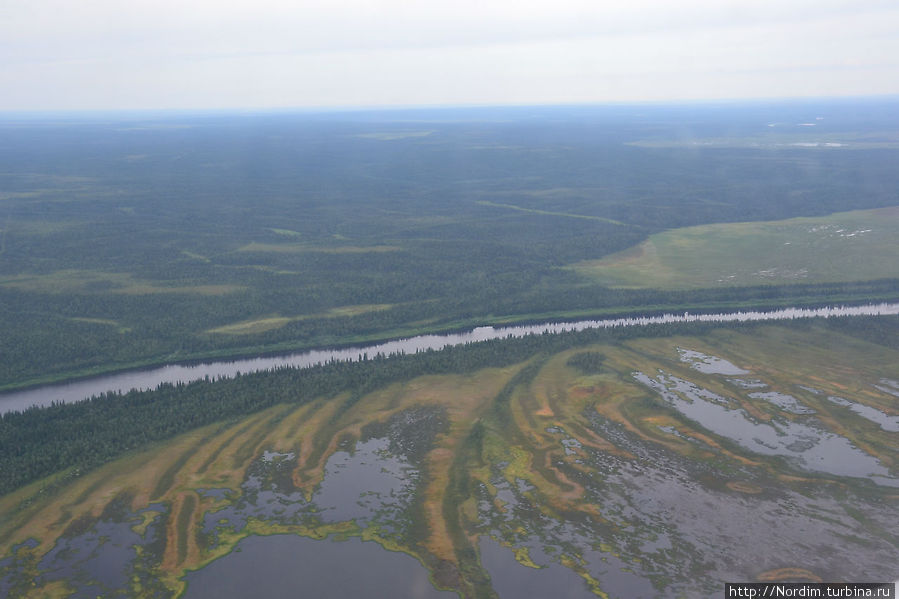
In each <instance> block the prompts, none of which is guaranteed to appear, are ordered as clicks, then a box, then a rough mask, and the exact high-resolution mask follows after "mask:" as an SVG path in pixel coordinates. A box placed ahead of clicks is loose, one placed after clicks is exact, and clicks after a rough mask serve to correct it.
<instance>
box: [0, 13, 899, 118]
mask: <svg viewBox="0 0 899 599" xmlns="http://www.w3.org/2000/svg"><path fill="white" fill-rule="evenodd" d="M897 93H899V1H897V0H747V1H743V0H740V1H736V0H734V1H730V0H621V1H607V0H367V1H366V0H295V1H292V2H290V1H286V0H236V1H229V0H0V110H7V109H13V110H21V109H110V108H112V109H119V108H122V109H134V108H150V109H155V108H275V107H323V106H326V107H345V106H401V105H435V104H436V105H457V104H543V103H571V102H576V103H583V102H608V101H646V100H649V101H659V100H685V99H717V98H758V97H763V98H772V97H801V96H845V95H873V94H897Z"/></svg>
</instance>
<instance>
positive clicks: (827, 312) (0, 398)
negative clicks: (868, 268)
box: [0, 303, 899, 414]
mask: <svg viewBox="0 0 899 599" xmlns="http://www.w3.org/2000/svg"><path fill="white" fill-rule="evenodd" d="M896 314H899V303H894V304H886V303H883V304H869V305H864V306H849V307H847V306H838V307H826V308H814V309H805V308H784V309H782V310H775V311H770V312H753V311H748V312H722V313H715V314H689V313H686V312H685V313H683V314H662V315H658V316H638V317H629V318H609V319H604V320H582V321H577V322H556V323H552V322H548V323H542V324H534V325H524V326H512V327H499V328H497V327H492V326H487V327H478V328H476V329H472V330H471V331H467V332H463V333H450V334H445V335H419V336H417V337H409V338H406V339H397V340H394V341H388V342H385V343H379V344H376V345H371V346H365V347H348V348H343V349H323V350H314V351H308V352H303V353H295V354H290V355H284V356H269V357H262V358H250V359H245V360H230V361H217V362H204V363H201V364H191V365H181V364H170V365H167V366H162V367H160V368H153V369H148V370H135V371H128V372H122V373H118V374H113V375H109V376H101V377H96V378H91V379H87V380H82V381H76V382H71V383H64V384H59V385H46V386H43V387H37V388H35V389H28V390H25V391H17V392H12V393H5V394H0V414H2V413H5V412H11V411H13V410H24V409H27V408H29V407H31V406H35V405H37V406H47V405H50V404H51V403H53V402H64V403H68V402H73V401H80V400H82V399H86V398H88V397H91V396H92V395H100V394H102V393H106V392H122V393H124V392H127V391H130V390H131V389H154V388H155V387H157V386H158V385H160V384H163V383H179V382H183V383H187V382H190V381H196V380H200V379H203V378H205V377H209V378H210V379H217V378H223V377H224V378H227V377H232V376H234V375H235V374H237V373H250V372H259V371H265V370H274V369H276V368H284V367H292V368H308V367H309V366H314V365H316V364H323V363H325V362H328V361H330V360H344V361H352V360H359V359H360V358H362V357H363V356H365V355H369V356H374V355H376V354H379V353H380V354H384V355H390V354H396V353H415V352H418V351H425V350H429V349H442V348H444V347H447V346H451V345H462V344H465V343H474V342H478V341H487V340H490V339H500V338H505V337H523V336H525V335H530V334H541V333H543V332H550V333H561V332H565V331H582V330H585V329H598V328H617V327H633V326H647V325H652V324H666V323H679V322H720V323H727V322H756V321H774V320H793V319H797V318H820V317H824V318H830V317H837V316H885V315H896ZM700 362H701V360H697V363H700Z"/></svg>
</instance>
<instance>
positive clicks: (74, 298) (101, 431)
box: [0, 101, 899, 597]
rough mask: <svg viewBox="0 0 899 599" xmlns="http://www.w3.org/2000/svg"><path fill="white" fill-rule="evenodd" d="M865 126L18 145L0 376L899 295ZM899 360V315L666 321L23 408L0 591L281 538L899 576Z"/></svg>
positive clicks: (6, 233)
mask: <svg viewBox="0 0 899 599" xmlns="http://www.w3.org/2000/svg"><path fill="white" fill-rule="evenodd" d="M848 102H849V101H846V102H843V103H841V102H821V103H809V104H803V105H799V104H795V105H792V104H790V105H785V104H780V105H776V104H771V105H766V104H756V105H752V106H739V107H728V108H717V109H707V110H704V111H698V110H696V108H695V107H690V106H680V107H641V110H640V111H639V113H637V112H635V111H634V110H633V109H632V108H628V107H604V108H588V107H584V108H565V109H558V108H539V109H535V108H521V109H477V110H474V109H472V110H468V111H409V112H392V113H346V114H340V115H308V114H307V115H283V114H282V115H261V114H260V115H240V116H235V115H206V116H198V115H171V116H168V117H166V118H167V120H166V122H161V121H158V120H154V118H152V117H149V116H148V117H146V118H144V117H135V116H133V115H128V116H121V115H104V116H102V117H98V118H96V119H93V120H87V119H80V120H77V119H76V120H61V121H58V122H38V121H36V120H33V119H32V120H28V119H24V120H21V119H20V120H13V119H7V120H4V121H3V122H2V123H0V127H2V132H3V135H2V136H0V162H2V163H3V164H4V169H3V171H2V172H0V330H2V332H3V334H2V335H0V356H2V359H0V388H4V389H13V388H17V387H23V386H28V385H35V384H39V383H42V382H48V381H54V380H63V379H68V378H71V377H76V376H87V375H91V374H97V373H101V372H108V371H114V370H121V369H123V368H130V367H135V366H141V365H149V364H157V363H164V362H171V361H184V360H191V359H199V358H214V357H227V356H238V355H256V354H261V353H272V352H280V351H289V350H294V349H301V348H309V347H321V346H333V345H343V344H354V343H364V342H366V341H373V340H380V339H385V338H391V337H399V336H407V335H412V334H417V333H421V332H428V331H447V330H453V329H459V328H463V327H470V326H477V325H481V324H495V323H515V322H529V321H530V322H534V321H538V322H539V321H544V320H547V319H566V318H568V319H571V318H581V317H585V316H592V315H595V316H601V315H612V314H649V313H659V312H664V311H666V310H667V311H679V312H683V311H687V310H689V311H691V312H694V311H703V310H730V309H733V310H739V309H748V308H764V307H772V308H773V307H781V306H812V305H823V304H827V303H837V302H844V303H853V302H870V301H880V300H885V301H896V300H897V298H899V271H897V266H896V262H895V260H893V257H894V254H895V235H892V234H891V232H892V230H894V228H895V227H893V226H891V224H890V223H891V222H893V221H894V220H895V218H896V208H895V206H896V204H897V199H896V195H895V189H897V188H899V171H897V170H896V169H895V164H896V158H897V154H896V152H899V150H897V147H896V143H897V141H899V140H896V139H894V136H893V135H892V134H890V133H889V131H893V130H897V129H899V128H897V127H895V124H896V119H897V118H899V117H897V115H899V111H896V110H895V103H894V102H893V103H890V102H887V101H883V102H880V101H877V102H875V101H869V102H866V103H864V110H857V108H858V105H857V104H851V103H849V104H847V103H848ZM853 102H857V101H853ZM847 107H854V109H853V110H847ZM818 117H821V118H820V119H819V118H818ZM136 119H137V120H136ZM141 119H143V120H141ZM816 119H817V120H816ZM813 120H814V122H816V123H817V125H816V127H814V128H810V127H803V128H801V129H799V128H797V129H796V130H795V131H789V132H785V131H783V130H782V127H781V128H780V129H778V128H769V127H768V124H769V123H770V122H777V123H781V124H782V123H786V122H795V123H808V122H811V121H813ZM410 124H414V126H410ZM159 125H165V126H159ZM173 125H174V126H173ZM797 127H798V126H797ZM772 129H776V130H772ZM685 131H686V132H687V138H688V139H687V141H686V142H685V140H684V135H685V133H684V132H685ZM885 132H886V133H885ZM875 133H876V134H877V135H879V136H880V137H878V138H877V139H879V140H880V141H877V140H875V139H874V137H872V136H874V134H875ZM691 136H693V137H695V139H697V140H702V139H704V140H726V141H721V143H704V144H690V143H689V139H690V137H691ZM785 136H786V137H785ZM762 138H764V139H766V140H767V141H765V142H764V143H757V141H756V140H758V139H762ZM794 138H795V139H794ZM740 139H742V140H744V141H743V142H738V141H734V140H740ZM831 139H833V140H838V141H829V140H831ZM785 140H787V141H785ZM797 140H798V141H797ZM872 140H874V141H872ZM744 142H745V143H744ZM794 245H795V246H796V247H793V246H794ZM897 358H899V318H897V317H892V316H891V317H876V318H875V317H853V318H845V319H828V320H821V321H809V322H790V323H782V324H776V325H775V324H765V325H762V324H758V323H756V324H733V325H728V326H721V325H712V324H708V323H693V324H669V325H653V326H648V327H642V328H630V329H616V330H588V331H582V332H578V333H562V334H557V335H535V336H529V337H525V338H522V339H501V340H495V341H489V342H483V343H477V344H472V345H468V346H462V347H453V348H447V349H444V350H441V351H428V352H422V353H419V354H414V355H405V356H392V357H387V356H369V357H368V358H367V359H365V360H362V361H358V362H353V363H339V362H332V363H328V364H324V365H321V366H317V367H313V368H309V369H303V370H294V369H282V370H277V371H273V372H266V373H254V374H245V375H242V376H237V377H235V378H233V379H226V380H203V381H197V382H194V383H188V384H177V385H162V386H160V387H159V388H157V389H155V390H150V391H131V392H128V393H123V394H105V395H102V396H99V397H94V398H91V399H90V400H89V401H84V402H78V403H74V404H66V405H62V404H57V405H53V406H48V407H46V408H33V409H30V410H26V411H24V412H13V413H7V414H3V415H2V417H0V592H2V593H5V594H7V595H11V596H19V595H21V596H34V597H42V596H68V595H70V594H72V593H79V594H82V595H85V594H94V595H106V596H116V595H119V596H138V597H163V596H172V595H178V594H181V593H185V594H186V595H187V596H190V593H191V591H190V589H191V587H190V581H191V576H192V575H193V574H192V572H195V571H197V570H201V571H202V569H203V568H204V567H205V566H207V565H208V564H210V563H212V562H214V561H216V560H219V559H222V560H224V559H230V558H233V557H235V556H238V555H240V554H239V553H238V552H234V551H233V550H234V549H235V547H237V546H238V543H239V542H240V541H241V540H242V539H244V538H247V537H249V536H254V537H258V536H266V535H274V534H294V535H301V536H304V537H308V538H314V539H326V538H329V539H343V538H350V537H358V538H361V539H364V540H366V541H373V542H376V543H378V544H380V545H381V546H383V547H384V548H386V549H388V550H392V551H401V552H404V553H407V554H409V555H411V556H413V557H414V558H415V559H417V560H418V562H420V563H421V565H422V567H424V568H426V569H427V571H428V572H429V575H430V577H431V580H432V582H433V584H434V585H435V586H436V587H438V588H441V589H447V590H451V591H455V592H457V593H459V594H460V595H461V596H464V597H495V596H497V595H502V594H503V593H505V594H506V595H509V594H514V592H510V591H507V590H505V589H507V588H509V587H507V586H504V585H506V584H507V583H509V582H510V580H511V579H515V578H519V579H521V580H528V576H531V575H532V574H533V573H534V572H538V573H541V574H540V575H542V576H544V577H546V576H550V575H551V576H561V577H562V578H560V579H559V580H568V581H569V582H568V583H566V584H570V585H571V586H572V588H575V587H576V588H577V589H580V590H583V592H584V593H587V594H593V595H597V596H601V597H623V596H634V595H635V594H639V595H643V596H672V597H676V596H709V595H714V594H716V593H719V592H720V589H721V584H722V581H724V580H812V581H814V580H821V579H827V580H834V579H839V580H862V579H864V580H885V579H890V580H892V579H895V578H896V577H897V575H899V571H897V570H896V564H897V563H899V538H897V536H896V532H895V526H894V523H895V522H896V521H897V516H899V508H897V502H896V499H897V485H899V454H897V449H896V447H897V444H896V434H897V432H899V409H897V397H899V370H897V364H899V359H897ZM356 469H359V470H358V472H360V473H362V474H364V476H360V477H359V479H360V480H363V479H364V480H366V481H372V485H373V486H372V488H370V489H367V490H360V489H358V488H356V487H353V486H352V485H351V484H350V483H348V482H347V480H348V479H347V478H346V476H341V472H356V471H357V470H356ZM348 489H349V491H348ZM354 492H355V495H354V494H353V493H354ZM341 498H342V499H341ZM497 548H498V549H497ZM834 548H839V549H838V550H835V549H834ZM497 550H499V551H503V552H507V553H508V554H510V555H514V559H515V561H516V562H517V563H515V562H512V566H513V567H514V568H519V569H520V570H514V571H509V570H508V568H505V569H503V568H498V567H497V566H496V561H495V560H493V559H492V557H491V556H494V555H495V554H496V551H497ZM488 558H489V559H488ZM537 567H540V568H541V569H540V570H534V568H537ZM238 569H239V567H238ZM566 576H567V577H569V578H565V577H566Z"/></svg>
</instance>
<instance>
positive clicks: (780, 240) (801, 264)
mask: <svg viewBox="0 0 899 599" xmlns="http://www.w3.org/2000/svg"><path fill="white" fill-rule="evenodd" d="M897 227H899V208H897V207H894V208H881V209H875V210H858V211H853V212H838V213H835V214H832V215H830V216H826V217H818V218H792V219H788V220H781V221H769V222H752V223H727V224H714V225H701V226H696V227H685V228H680V229H672V230H670V231H665V232H663V233H657V234H655V235H652V236H651V237H650V238H649V239H648V240H647V241H645V242H643V243H641V244H640V245H638V246H636V247H634V248H631V249H628V250H625V251H623V252H619V253H616V254H613V255H611V256H608V257H606V258H602V259H600V260H586V261H582V262H578V263H576V264H574V265H573V266H572V267H571V268H572V269H573V270H574V271H575V272H577V273H578V274H580V275H583V276H585V277H588V278H590V279H592V280H594V281H597V282H599V283H601V284H603V285H609V286H612V287H630V288H666V289H694V288H703V287H716V286H748V285H761V284H784V283H824V282H844V281H861V280H869V279H880V278H895V277H899V261H897V260H896V257H897V256H899V236H897V235H896V230H897Z"/></svg>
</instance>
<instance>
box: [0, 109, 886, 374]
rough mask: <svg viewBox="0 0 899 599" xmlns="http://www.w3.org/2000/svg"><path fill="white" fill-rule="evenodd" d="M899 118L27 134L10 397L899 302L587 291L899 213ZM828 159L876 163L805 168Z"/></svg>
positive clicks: (163, 119) (218, 126)
mask: <svg viewBox="0 0 899 599" xmlns="http://www.w3.org/2000/svg"><path fill="white" fill-rule="evenodd" d="M897 115H899V110H897V105H896V104H895V102H894V103H892V104H891V103H889V102H880V103H877V102H873V101H871V102H868V103H862V104H858V103H855V104H852V103H847V102H843V103H841V102H831V103H818V104H811V105H809V104H800V103H783V104H770V105H766V104H753V105H750V106H736V105H734V106H724V105H722V106H712V107H708V106H706V107H697V106H689V105H684V106H679V107H658V106H656V107H653V106H642V107H624V106H621V107H604V108H601V107H596V108H590V107H569V108H520V109H472V110H454V111H453V110H447V111H394V112H390V111H388V112H373V113H332V114H325V113H322V114H315V113H309V114H278V113H271V114H246V115H226V114H170V115H141V114H126V115H102V114H97V115H80V116H77V117H71V118H69V117H59V118H51V117H41V118H38V117H29V118H16V119H14V118H12V117H9V118H7V119H6V120H4V121H2V122H0V164H2V165H3V166H2V168H0V331H2V335H0V356H2V359H0V388H4V387H6V388H10V387H14V386H17V385H22V384H26V383H35V382H40V381H42V380H51V379H55V378H63V377H68V376H73V375H78V374H82V375H83V374H89V373H91V372H98V371H101V370H108V369H115V368H124V367H129V366H134V365H138V364H147V363H158V362H163V361H177V360H185V359H189V358H197V357H210V356H217V355H236V354H252V353H255V352H264V351H278V350H286V349H293V348H303V347H314V346H319V345H326V344H337V343H346V342H358V341H360V340H365V339H374V338H378V337H388V336H395V335H405V334H411V333H415V332H420V331H425V330H441V329H444V330H445V329H451V328H454V327H460V326H470V325H472V324H478V323H487V322H497V321H499V320H506V321H512V320H518V321H522V320H528V319H534V318H542V317H545V316H547V315H549V316H553V317H566V316H569V315H570V313H572V312H578V313H599V312H601V311H608V310H620V311H625V310H630V311H633V310H645V311H651V310H656V309H662V308H672V309H674V308H687V307H689V308H702V307H709V306H716V305H723V304H726V305H755V306H762V305H779V304H783V303H791V302H792V303H799V304H802V303H816V302H821V301H831V300H832V301H848V300H859V299H864V298H867V297H878V298H882V297H888V296H890V297H896V292H897V288H899V287H897V286H899V282H897V281H895V280H885V281H880V282H877V283H859V284H842V285H817V286H808V285H806V286H803V285H780V286H775V285H772V286H765V287H752V288H724V289H709V290H697V291H691V292H679V291H664V292H663V291H652V290H644V291H628V290H621V289H609V288H605V287H602V286H599V285H597V284H596V283H593V282H591V281H589V280H587V279H584V278H581V277H580V276H579V275H577V274H576V273H575V272H574V271H573V270H571V269H570V268H568V267H569V265H571V264H572V263H575V262H577V261H580V260H585V259H594V258H599V257H602V256H605V255H608V254H611V253H614V252H617V251H620V250H624V249H626V248H628V247H631V246H633V245H635V244H637V243H639V242H640V241H642V240H644V239H646V238H647V236H648V235H650V234H652V233H656V232H659V231H662V230H665V229H669V228H674V227H682V226H688V225H696V224H702V223H720V222H737V221H755V220H775V219H784V218H790V217H795V216H813V215H824V214H828V213H831V212H835V211H845V210H851V209H861V208H875V207H883V206H891V205H897V204H899V197H897V191H896V190H897V189H899V169H896V164H899V149H896V147H897V146H896V144H893V143H892V142H891V141H890V140H889V139H881V138H880V137H878V135H880V134H881V133H879V132H882V131H885V130H891V129H890V127H892V128H893V129H896V127H895V125H896V124H897V123H896V121H897V119H899V116H897ZM819 117H820V118H819ZM816 119H818V120H816ZM808 122H813V123H815V124H816V126H815V127H798V124H801V123H808ZM775 125H776V126H775ZM709 139H711V140H718V141H716V142H715V143H711V142H708V143H707V142H706V141H704V140H709ZM757 139H762V140H764V144H763V147H753V146H752V144H754V143H756V141H755V140H757ZM809 139H811V140H812V141H816V140H824V139H840V140H843V142H846V143H848V144H850V145H851V143H856V145H857V147H854V149H843V148H809V147H800V146H796V145H795V144H796V143H805V142H803V141H802V140H809ZM847 140H856V142H851V141H847ZM893 141H895V140H893ZM666 144H667V145H666ZM671 144H674V145H673V146H672V145H671ZM710 144H711V145H710ZM765 144H767V145H765Z"/></svg>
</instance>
